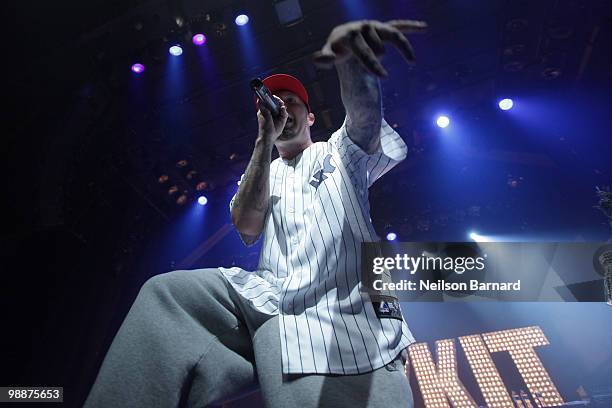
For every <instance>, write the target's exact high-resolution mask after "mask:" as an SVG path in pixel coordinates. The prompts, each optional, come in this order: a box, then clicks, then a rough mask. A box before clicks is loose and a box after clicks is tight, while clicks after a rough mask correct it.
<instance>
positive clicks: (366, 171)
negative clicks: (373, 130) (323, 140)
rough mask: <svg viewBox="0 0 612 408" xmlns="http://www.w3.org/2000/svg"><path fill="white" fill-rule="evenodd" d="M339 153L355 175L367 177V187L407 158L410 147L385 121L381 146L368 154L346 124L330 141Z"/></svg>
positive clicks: (381, 130) (381, 128)
mask: <svg viewBox="0 0 612 408" xmlns="http://www.w3.org/2000/svg"><path fill="white" fill-rule="evenodd" d="M329 143H331V144H332V146H333V147H335V149H336V150H337V151H338V154H339V156H340V160H341V161H342V163H343V164H344V166H345V167H346V168H347V169H348V170H349V172H350V173H351V174H353V175H362V176H364V177H365V182H366V183H367V187H368V188H369V187H371V186H372V184H374V182H375V181H376V180H378V179H379V178H380V177H382V176H383V175H384V174H385V173H387V172H388V171H389V170H391V169H392V168H393V167H395V166H397V165H398V164H399V163H400V162H401V161H402V160H404V159H405V158H406V155H407V153H408V147H407V146H406V143H404V141H403V140H402V138H401V137H400V135H399V134H398V133H397V132H396V131H395V130H394V129H393V128H392V127H391V126H389V124H388V123H387V122H386V121H385V119H383V120H382V121H381V125H380V145H379V147H378V149H377V150H376V151H375V152H374V153H372V154H368V153H366V152H365V151H363V150H362V149H361V148H360V147H359V146H358V145H357V144H356V143H355V142H353V141H352V140H351V138H350V137H349V135H348V133H347V130H346V118H345V119H344V123H343V124H342V126H341V127H340V129H338V130H337V131H336V132H334V134H333V135H332V136H331V138H330V139H329Z"/></svg>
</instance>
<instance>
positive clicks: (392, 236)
mask: <svg viewBox="0 0 612 408" xmlns="http://www.w3.org/2000/svg"><path fill="white" fill-rule="evenodd" d="M396 239H397V234H396V233H395V232H390V233H388V234H387V241H395V240H396Z"/></svg>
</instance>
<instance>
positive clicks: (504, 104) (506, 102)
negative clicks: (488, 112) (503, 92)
mask: <svg viewBox="0 0 612 408" xmlns="http://www.w3.org/2000/svg"><path fill="white" fill-rule="evenodd" d="M498 105H499V108H500V109H501V110H505V111H506V110H510V109H512V106H513V105H514V102H512V99H509V98H505V99H502V100H501V101H499V103H498Z"/></svg>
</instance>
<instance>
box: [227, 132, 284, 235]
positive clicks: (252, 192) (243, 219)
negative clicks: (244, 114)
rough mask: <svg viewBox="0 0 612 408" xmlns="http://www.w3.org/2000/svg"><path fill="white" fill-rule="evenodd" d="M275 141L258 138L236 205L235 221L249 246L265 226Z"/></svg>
mask: <svg viewBox="0 0 612 408" xmlns="http://www.w3.org/2000/svg"><path fill="white" fill-rule="evenodd" d="M273 146H274V144H273V143H272V142H270V141H269V140H266V139H264V138H257V141H256V142H255V149H254V150H253V155H252V156H251V160H250V161H249V165H248V166H247V169H246V171H245V172H244V177H243V179H242V181H241V182H240V186H239V187H238V192H237V193H236V197H235V198H234V205H233V206H232V223H233V224H234V226H236V229H237V230H238V232H240V234H241V235H242V236H243V239H244V241H245V243H246V244H247V245H248V244H250V243H253V242H255V241H256V240H257V237H258V236H259V234H261V231H262V230H263V227H264V220H265V217H266V212H267V211H268V202H269V200H270V160H271V158H272V147H273Z"/></svg>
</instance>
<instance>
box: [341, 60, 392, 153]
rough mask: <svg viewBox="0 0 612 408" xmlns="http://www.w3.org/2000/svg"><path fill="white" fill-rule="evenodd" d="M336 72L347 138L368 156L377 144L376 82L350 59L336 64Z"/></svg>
mask: <svg viewBox="0 0 612 408" xmlns="http://www.w3.org/2000/svg"><path fill="white" fill-rule="evenodd" d="M336 69H337V71H338V77H339V79H340V91H341V95H342V103H343V104H344V108H345V109H346V116H347V123H346V126H347V132H348V135H349V137H350V138H351V140H352V141H354V142H355V143H356V144H358V145H359V147H361V148H362V149H363V150H364V151H366V152H368V153H372V152H374V151H375V150H376V149H377V148H378V145H379V143H380V137H379V129H380V123H381V121H382V98H381V91H380V82H379V80H378V78H376V77H375V76H374V75H372V74H370V73H369V72H368V71H366V70H365V69H364V68H363V67H362V66H361V64H360V63H359V61H357V60H356V59H355V58H354V57H352V58H349V59H348V60H346V61H345V62H342V63H338V64H336Z"/></svg>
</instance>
